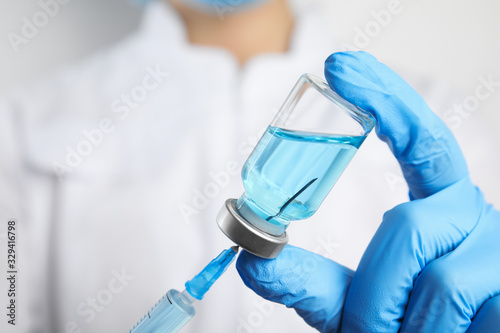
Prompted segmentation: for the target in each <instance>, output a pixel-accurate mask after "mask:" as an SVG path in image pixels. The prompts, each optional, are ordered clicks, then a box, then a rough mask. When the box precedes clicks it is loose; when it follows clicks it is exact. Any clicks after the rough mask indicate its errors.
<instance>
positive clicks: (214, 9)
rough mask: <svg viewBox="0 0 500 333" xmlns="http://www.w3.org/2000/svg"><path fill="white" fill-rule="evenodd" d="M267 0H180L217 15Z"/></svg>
mask: <svg viewBox="0 0 500 333" xmlns="http://www.w3.org/2000/svg"><path fill="white" fill-rule="evenodd" d="M268 1H269V0H182V2H184V3H185V4H186V5H188V6H190V7H192V8H194V9H196V10H199V11H201V12H204V13H207V14H211V15H218V16H219V17H220V18H221V19H222V18H223V17H224V16H225V15H230V14H234V13H239V12H242V11H245V10H249V9H252V8H255V7H258V6H260V5H263V4H265V3H266V2H268Z"/></svg>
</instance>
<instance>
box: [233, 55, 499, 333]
mask: <svg viewBox="0 0 500 333" xmlns="http://www.w3.org/2000/svg"><path fill="white" fill-rule="evenodd" d="M325 74H326V78H327V80H328V82H329V84H330V86H331V87H332V89H334V90H335V91H336V92H337V93H338V94H339V95H341V96H342V97H343V98H345V99H346V100H348V101H350V102H351V103H353V104H356V105H358V106H359V107H361V108H363V109H365V110H366V111H368V112H371V113H372V114H374V116H375V117H376V118H377V120H378V123H377V127H376V132H377V135H378V136H379V138H381V139H382V140H383V141H385V142H387V143H388V144H389V146H390V148H391V150H392V152H393V153H394V155H395V156H396V158H397V159H398V161H399V163H400V165H401V168H402V170H403V173H404V176H405V178H406V181H407V182H408V185H409V187H410V197H411V199H412V201H411V202H408V203H404V204H402V205H399V206H397V207H395V208H394V209H392V210H390V211H388V212H387V213H386V214H385V215H384V220H383V222H382V224H381V225H380V227H379V230H378V231H377V233H376V234H375V236H374V237H373V239H372V241H371V242H370V245H369V246H368V248H367V249H366V251H365V254H364V255H363V258H362V259H361V262H360V264H359V267H358V270H357V271H356V273H355V275H354V278H353V280H352V283H351V285H350V287H349V291H348V295H347V299H346V302H345V307H344V313H343V316H342V323H341V325H342V331H345V332H398V330H400V331H401V332H465V331H467V329H468V328H469V326H470V331H471V332H500V296H498V295H499V294H500V259H499V258H500V213H499V212H498V211H496V210H494V209H493V207H492V206H491V205H488V204H487V203H486V202H485V200H484V198H483V195H482V193H481V192H480V191H479V190H478V189H477V188H476V187H475V186H474V185H473V184H472V183H471V181H470V179H469V176H468V171H467V167H466V163H465V161H464V158H463V156H462V153H461V151H460V149H459V147H458V144H457V142H456V141H455V139H454V137H453V135H452V134H451V132H450V131H449V130H448V128H447V127H446V126H445V125H444V124H443V123H442V122H441V120H440V119H439V118H438V117H437V116H436V115H435V114H434V113H432V111H431V110H430V109H429V107H428V106H427V104H426V103H425V102H424V101H423V100H422V98H421V97H420V96H419V95H418V94H417V93H416V92H415V91H414V90H413V89H412V88H411V87H410V86H409V85H408V84H407V83H406V82H405V81H404V80H402V79H401V78H400V77H399V76H398V75H396V74H395V73H394V72H393V71H391V70H390V69H389V68H388V67H386V66H385V65H383V64H381V63H379V62H378V61H377V60H376V59H375V58H374V57H372V56H371V55H369V54H367V53H364V52H347V53H335V54H333V55H331V56H330V57H329V58H328V60H327V61H326V68H325ZM309 256H311V257H312V256H314V255H313V254H308V255H307V254H303V255H302V256H301V257H300V259H295V258H293V257H290V256H283V257H282V256H281V255H280V256H278V258H276V259H275V260H274V261H275V262H274V263H272V261H269V262H266V261H264V260H263V259H256V258H255V257H253V256H251V255H246V256H241V257H240V260H239V262H238V266H237V267H238V270H239V272H240V275H242V277H243V280H244V281H245V283H246V284H247V285H248V286H249V287H250V288H252V289H254V290H255V291H256V292H257V293H258V294H260V295H262V296H264V297H265V298H268V299H271V300H273V301H276V302H280V303H285V304H287V305H289V306H291V307H296V306H295V305H296V304H299V305H301V307H300V312H299V311H298V312H299V314H300V315H301V316H302V317H304V318H305V319H306V321H308V319H307V318H314V323H319V324H316V325H313V326H315V327H316V328H318V329H319V330H320V331H335V329H336V328H338V326H335V325H336V323H337V322H338V319H337V318H338V313H336V312H328V311H322V312H321V311H317V309H318V308H319V309H325V308H326V307H325V306H323V307H322V306H321V304H325V303H330V304H336V306H337V307H341V306H342V305H341V304H339V302H340V301H341V298H340V297H337V298H328V295H325V294H323V293H322V292H321V289H318V288H317V287H316V286H315V284H317V283H323V284H329V283H331V284H336V283H337V284H338V288H339V289H342V288H345V287H346V285H347V284H348V281H344V285H343V286H341V285H340V283H339V282H338V281H337V280H329V279H330V276H329V274H331V272H332V271H335V269H325V271H327V274H324V277H323V279H324V280H322V278H320V277H318V276H314V274H317V272H316V271H311V272H310V273H311V277H310V281H311V283H309V284H307V283H306V284H304V285H303V286H302V287H301V289H300V291H301V292H300V293H295V288H296V287H295V286H294V285H292V284H289V283H288V281H287V280H286V279H283V278H282V277H283V275H284V274H285V273H287V274H289V275H293V268H294V267H295V265H296V263H295V260H305V259H307V258H309ZM325 260H326V259H325ZM288 265H290V266H291V267H292V269H288ZM327 265H333V264H332V263H331V262H328V264H327ZM318 270H319V269H318ZM303 280H304V281H306V282H307V281H309V280H308V279H307V278H304V279H303ZM332 289H334V288H332ZM303 304H311V306H308V305H305V306H304V305H303ZM326 309H327V308H326ZM336 309H337V308H336ZM332 319H333V323H334V325H329V324H328V323H330V322H332ZM471 321H472V325H471ZM308 323H310V321H308ZM322 325H323V326H322Z"/></svg>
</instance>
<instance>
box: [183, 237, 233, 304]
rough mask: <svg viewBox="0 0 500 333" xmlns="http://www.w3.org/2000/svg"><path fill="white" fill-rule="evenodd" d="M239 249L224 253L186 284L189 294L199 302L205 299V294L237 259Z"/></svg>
mask: <svg viewBox="0 0 500 333" xmlns="http://www.w3.org/2000/svg"><path fill="white" fill-rule="evenodd" d="M238 250H239V247H238V246H232V247H231V248H229V249H227V250H224V251H222V252H221V253H220V254H219V255H218V256H217V258H215V259H214V260H212V261H211V262H210V263H209V264H208V265H207V266H206V267H205V268H204V269H203V270H202V271H201V272H200V273H198V274H197V275H196V276H195V277H194V278H192V279H191V280H189V281H188V282H186V290H187V292H188V293H189V294H190V295H191V296H193V297H194V298H196V299H197V300H201V299H203V296H204V295H205V293H206V292H207V291H208V289H210V287H211V286H212V285H213V284H214V283H215V281H217V279H218V278H219V277H220V276H221V275H222V273H224V272H225V271H226V269H227V268H228V267H229V265H230V264H231V263H232V262H233V261H234V259H235V258H236V254H237V253H238Z"/></svg>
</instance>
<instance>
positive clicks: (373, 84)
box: [325, 52, 468, 199]
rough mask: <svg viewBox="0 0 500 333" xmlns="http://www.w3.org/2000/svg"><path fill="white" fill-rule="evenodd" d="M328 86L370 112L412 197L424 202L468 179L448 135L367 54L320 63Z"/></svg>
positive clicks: (415, 95) (420, 103) (389, 72)
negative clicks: (427, 198) (397, 163)
mask: <svg viewBox="0 0 500 333" xmlns="http://www.w3.org/2000/svg"><path fill="white" fill-rule="evenodd" d="M325 77H326V79H327V81H328V84H329V85H330V87H331V88H332V89H333V90H334V91H336V92H337V93H338V94H339V95H340V96H342V97H343V98H344V99H346V100H347V101H349V102H351V103H352V104H354V105H357V106H359V107H360V108H362V109H364V110H366V111H368V112H370V113H372V114H373V115H374V116H375V118H376V119H377V125H376V132H377V135H378V136H379V137H380V139H381V140H383V141H385V142H387V143H388V145H389V147H390V148H391V150H392V152H393V154H394V156H395V157H396V158H397V159H398V161H399V164H400V166H401V169H402V170H403V174H404V176H405V178H406V181H407V183H408V185H409V187H410V193H411V195H412V197H413V198H415V199H418V198H424V197H426V196H429V195H432V194H433V193H436V192H438V191H440V190H441V189H443V188H445V187H447V186H449V185H451V184H453V183H455V182H457V181H459V180H460V179H462V178H464V177H466V176H467V175H468V171H467V166H466V163H465V160H464V158H463V156H462V153H461V151H460V148H459V146H458V144H457V142H456V140H455V138H454V137H453V134H452V133H451V132H450V130H449V129H448V128H447V127H446V126H445V125H444V123H443V122H442V121H441V120H440V119H439V117H437V116H436V115H435V114H434V113H433V112H432V111H431V109H430V108H429V106H428V105H427V104H426V102H425V101H424V100H423V99H422V97H420V95H419V94H418V93H417V92H415V90H413V88H411V87H410V85H409V84H408V83H406V82H405V81H404V80H403V79H402V78H401V77H399V76H398V75H397V74H396V73H395V72H393V71H392V70H391V69H390V68H388V67H387V66H385V65H384V64H382V63H380V62H378V61H377V59H375V57H373V56H371V55H370V54H368V53H366V52H339V53H334V54H332V55H331V56H330V57H329V58H328V59H327V60H326V63H325Z"/></svg>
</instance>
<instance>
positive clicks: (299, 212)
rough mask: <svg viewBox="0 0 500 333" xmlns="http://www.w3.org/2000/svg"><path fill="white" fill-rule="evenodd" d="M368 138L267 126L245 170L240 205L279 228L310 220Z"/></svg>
mask: <svg viewBox="0 0 500 333" xmlns="http://www.w3.org/2000/svg"><path fill="white" fill-rule="evenodd" d="M365 138H366V136H338V135H327V134H319V133H306V132H297V131H290V130H285V129H281V128H277V127H271V126H270V127H268V129H267V131H266V133H265V134H264V135H263V136H262V138H261V139H260V141H259V143H258V144H257V146H256V147H255V149H254V151H253V152H252V154H251V155H250V157H249V158H248V160H247V161H246V163H245V165H244V166H243V170H242V179H243V185H244V187H245V194H246V196H245V195H244V196H243V197H242V198H240V200H239V201H238V207H240V206H241V205H243V204H244V205H247V206H248V208H250V209H251V210H252V211H253V212H254V213H256V214H257V215H258V216H259V217H261V218H262V219H264V220H267V221H269V222H270V223H272V224H278V225H287V224H288V223H289V222H290V221H294V220H302V219H306V218H308V217H310V216H311V215H313V214H314V212H315V211H316V210H317V209H318V207H319V206H320V205H321V203H322V202H323V200H324V199H325V197H326V196H327V194H328V192H330V189H331V188H332V187H333V185H335V183H336V182H337V180H338V178H339V177H340V175H341V174H342V172H343V171H344V169H345V168H346V166H347V164H349V162H350V161H351V159H352V157H353V156H354V154H355V153H356V151H357V150H358V148H359V146H360V145H361V144H362V143H363V141H364V139H365ZM245 209H246V208H245Z"/></svg>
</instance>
